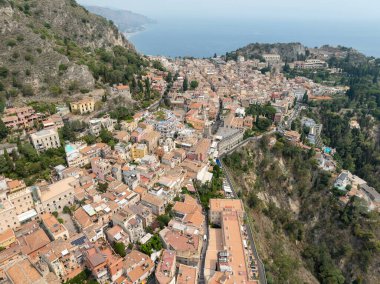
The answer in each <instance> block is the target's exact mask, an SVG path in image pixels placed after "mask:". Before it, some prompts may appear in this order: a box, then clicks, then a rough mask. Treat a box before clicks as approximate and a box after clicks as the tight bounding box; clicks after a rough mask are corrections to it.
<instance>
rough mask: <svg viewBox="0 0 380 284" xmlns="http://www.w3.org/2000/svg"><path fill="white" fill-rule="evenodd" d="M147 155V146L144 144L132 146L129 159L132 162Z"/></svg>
mask: <svg viewBox="0 0 380 284" xmlns="http://www.w3.org/2000/svg"><path fill="white" fill-rule="evenodd" d="M146 155H148V146H147V145H145V144H133V146H132V148H131V158H132V159H133V160H136V159H142V158H144V157H145V156H146Z"/></svg>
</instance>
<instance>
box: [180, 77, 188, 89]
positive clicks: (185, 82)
mask: <svg viewBox="0 0 380 284" xmlns="http://www.w3.org/2000/svg"><path fill="white" fill-rule="evenodd" d="M182 89H183V91H184V92H186V91H187V90H188V89H189V80H188V79H187V77H185V79H184V80H183V84H182Z"/></svg>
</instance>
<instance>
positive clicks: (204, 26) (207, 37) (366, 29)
mask: <svg viewBox="0 0 380 284" xmlns="http://www.w3.org/2000/svg"><path fill="white" fill-rule="evenodd" d="M129 39H130V41H131V42H132V43H133V44H134V45H135V46H136V48H137V50H138V51H139V52H141V53H143V54H146V55H164V56H170V57H178V56H193V57H210V56H213V55H214V53H217V54H218V55H221V54H225V53H226V52H228V51H233V50H236V49H237V48H240V47H244V46H245V45H247V44H249V43H254V42H259V43H276V42H300V43H302V44H304V45H306V46H309V47H315V46H321V45H324V44H329V45H335V46H336V45H342V46H347V47H353V48H355V49H357V50H359V51H360V52H363V53H364V54H366V55H368V56H375V57H380V25H378V24H376V23H370V22H368V23H366V22H360V23H358V22H349V21H346V22H334V21H330V22H326V21H311V20H310V21H297V20H293V21H289V20H287V21H281V20H269V19H268V20H247V19H234V20H231V19H229V20H224V19H217V20H211V19H196V18H194V19H188V18H186V17H185V18H183V19H159V20H157V23H156V24H152V25H148V26H147V27H146V30H145V31H143V32H140V33H137V34H134V35H131V36H130V37H129Z"/></svg>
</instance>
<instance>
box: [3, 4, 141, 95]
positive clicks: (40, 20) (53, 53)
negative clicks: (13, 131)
mask: <svg viewBox="0 0 380 284" xmlns="http://www.w3.org/2000/svg"><path fill="white" fill-rule="evenodd" d="M116 46H119V47H121V48H123V49H126V50H127V52H130V53H131V54H133V53H134V48H133V46H132V45H131V44H130V43H129V42H128V41H127V40H126V39H125V38H124V36H123V35H122V34H121V33H120V32H119V31H118V29H117V27H116V26H115V25H113V24H112V23H111V22H109V21H107V20H106V19H104V18H102V17H100V16H97V15H94V14H91V13H90V12H88V11H87V10H86V9H84V8H83V7H81V6H80V5H78V4H77V3H76V2H75V1H74V0H57V1H50V0H0V68H1V70H2V72H0V73H1V74H0V83H1V84H2V85H3V89H5V91H6V95H7V96H8V97H15V96H17V95H18V94H20V93H22V94H23V95H24V96H30V95H35V94H41V95H59V94H61V93H65V92H69V91H79V90H91V89H93V88H94V87H95V78H96V79H99V76H96V75H95V74H94V73H95V72H94V71H95V70H94V69H95V68H94V65H96V64H97V63H98V61H99V57H100V55H99V50H100V51H112V49H114V48H115V47H116ZM94 75H95V76H94ZM94 77H95V78H94ZM0 91H1V90H0Z"/></svg>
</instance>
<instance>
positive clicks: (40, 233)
mask: <svg viewBox="0 0 380 284" xmlns="http://www.w3.org/2000/svg"><path fill="white" fill-rule="evenodd" d="M19 242H20V244H21V246H22V248H21V250H22V251H23V253H24V254H30V253H32V252H34V251H36V250H38V249H40V248H42V247H44V246H46V245H47V244H49V243H50V239H49V237H48V236H47V235H46V233H45V232H44V230H42V229H38V230H36V231H35V232H33V233H31V234H30V235H26V236H24V237H21V238H19Z"/></svg>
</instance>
